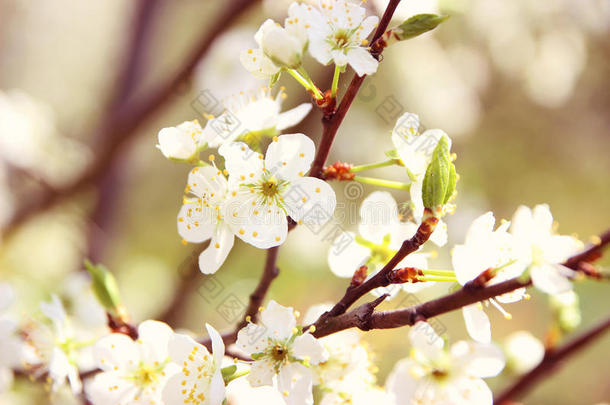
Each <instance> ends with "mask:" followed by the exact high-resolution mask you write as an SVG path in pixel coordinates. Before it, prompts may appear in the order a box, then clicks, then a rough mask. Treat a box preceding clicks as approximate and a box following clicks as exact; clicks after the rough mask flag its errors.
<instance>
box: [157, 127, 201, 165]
mask: <svg viewBox="0 0 610 405" xmlns="http://www.w3.org/2000/svg"><path fill="white" fill-rule="evenodd" d="M158 139H159V144H158V145H157V148H159V150H160V151H161V153H163V156H165V157H166V158H174V159H188V158H190V157H192V156H193V155H194V154H195V152H196V151H197V146H198V145H197V141H196V140H195V139H193V137H192V136H191V135H190V134H189V133H187V132H185V131H181V130H180V129H178V128H176V127H169V128H163V129H162V130H161V131H159V134H158Z"/></svg>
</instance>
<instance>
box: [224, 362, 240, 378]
mask: <svg viewBox="0 0 610 405" xmlns="http://www.w3.org/2000/svg"><path fill="white" fill-rule="evenodd" d="M236 371H237V366H236V365H235V364H233V365H230V366H227V367H225V368H221V369H220V372H221V373H222V378H223V379H227V378H229V377H231V376H232V375H233V374H235V372H236Z"/></svg>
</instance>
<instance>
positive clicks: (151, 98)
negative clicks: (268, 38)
mask: <svg viewBox="0 0 610 405" xmlns="http://www.w3.org/2000/svg"><path fill="white" fill-rule="evenodd" d="M257 1H258V0H234V1H231V2H230V3H229V5H228V6H227V7H226V8H225V10H224V11H223V13H222V15H221V16H219V17H218V18H215V19H214V21H215V24H214V25H213V27H212V29H210V30H209V31H207V32H206V33H205V34H204V35H203V36H202V38H201V40H200V41H199V44H198V45H197V46H196V47H195V49H194V50H193V51H192V52H191V54H190V55H189V56H188V57H187V58H186V61H185V62H184V63H183V65H182V67H181V68H180V69H179V70H178V71H177V72H176V73H175V74H174V76H173V77H172V78H170V79H169V80H167V82H165V83H164V84H162V85H160V86H159V87H158V88H157V89H156V90H153V91H151V92H150V93H149V94H148V95H147V96H145V97H142V98H141V99H140V100H133V101H128V102H126V103H125V104H124V105H123V106H122V107H121V108H120V109H119V110H118V111H116V114H112V117H109V119H107V120H106V121H105V122H104V123H103V124H102V125H101V126H100V127H99V128H98V129H97V130H95V131H94V135H93V138H94V139H105V140H106V141H105V142H104V144H103V145H101V146H100V147H99V148H98V149H97V150H96V159H95V160H94V161H93V162H92V164H91V165H90V166H89V168H88V169H86V170H85V171H84V172H83V173H82V174H81V176H80V177H79V178H77V179H76V180H74V181H73V182H72V183H70V184H67V185H65V186H63V187H61V188H57V189H54V190H48V191H46V192H43V193H41V195H40V196H38V197H37V198H36V197H35V198H32V199H28V202H27V203H24V204H21V205H20V207H19V210H17V212H16V213H15V214H14V215H13V217H12V218H11V220H10V221H9V222H8V224H7V225H6V226H5V227H4V228H3V229H2V230H1V233H2V235H0V236H3V237H7V236H8V235H10V234H11V233H12V232H13V231H14V230H16V229H17V228H18V227H19V226H20V225H21V224H23V223H24V222H26V221H27V220H28V219H30V218H31V217H32V216H34V215H36V214H38V213H40V212H43V211H46V210H48V209H51V208H53V207H55V206H56V205H57V204H59V203H60V202H61V201H63V200H64V199H66V198H68V197H71V196H73V195H74V194H76V193H78V192H80V191H82V190H83V189H85V188H86V187H87V186H89V185H91V184H92V183H94V182H95V181H96V180H97V179H98V178H99V177H100V176H101V175H103V173H104V171H105V169H106V167H107V165H108V164H109V163H110V161H111V160H113V159H114V158H115V156H116V155H117V154H118V152H119V151H120V149H121V148H122V147H123V146H124V145H125V144H126V143H127V141H128V140H130V139H131V138H132V137H133V136H134V135H135V134H136V132H137V130H138V129H139V128H140V127H141V126H142V125H143V124H144V123H145V122H146V121H147V120H148V119H149V118H151V117H152V116H153V115H154V114H155V113H157V112H159V111H160V110H161V108H162V107H163V106H164V105H165V104H166V103H167V101H168V100H171V99H172V97H171V96H172V94H173V93H174V92H175V91H176V89H177V88H179V86H180V85H181V84H182V83H183V82H184V81H186V80H187V79H188V77H189V76H190V75H191V74H192V72H193V70H194V69H195V67H196V66H197V63H198V61H199V60H200V59H201V57H202V56H203V55H205V53H206V52H207V51H208V49H209V48H210V46H211V44H212V42H213V41H214V39H215V38H216V37H217V36H218V35H220V34H221V33H222V32H223V31H224V30H225V29H226V28H227V27H228V26H229V24H230V23H231V22H232V21H234V20H235V19H237V18H238V17H239V16H240V15H241V14H242V13H244V12H245V11H246V10H248V8H249V6H251V5H253V4H254V3H256V2H257Z"/></svg>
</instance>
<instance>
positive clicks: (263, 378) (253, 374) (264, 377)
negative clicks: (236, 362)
mask: <svg viewBox="0 0 610 405" xmlns="http://www.w3.org/2000/svg"><path fill="white" fill-rule="evenodd" d="M274 375H275V368H274V367H273V363H271V361H270V360H269V359H267V358H266V357H265V358H263V359H261V360H257V361H255V362H254V363H252V367H251V368H250V374H248V377H246V378H247V379H248V382H250V385H251V386H253V387H260V386H262V385H272V384H273V376H274Z"/></svg>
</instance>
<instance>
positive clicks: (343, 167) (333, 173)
mask: <svg viewBox="0 0 610 405" xmlns="http://www.w3.org/2000/svg"><path fill="white" fill-rule="evenodd" d="M351 169H352V164H351V163H344V162H337V163H335V164H333V165H331V166H326V167H325V168H324V170H322V179H324V180H339V181H351V180H353V179H354V176H356V174H355V173H352V172H351Z"/></svg>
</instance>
